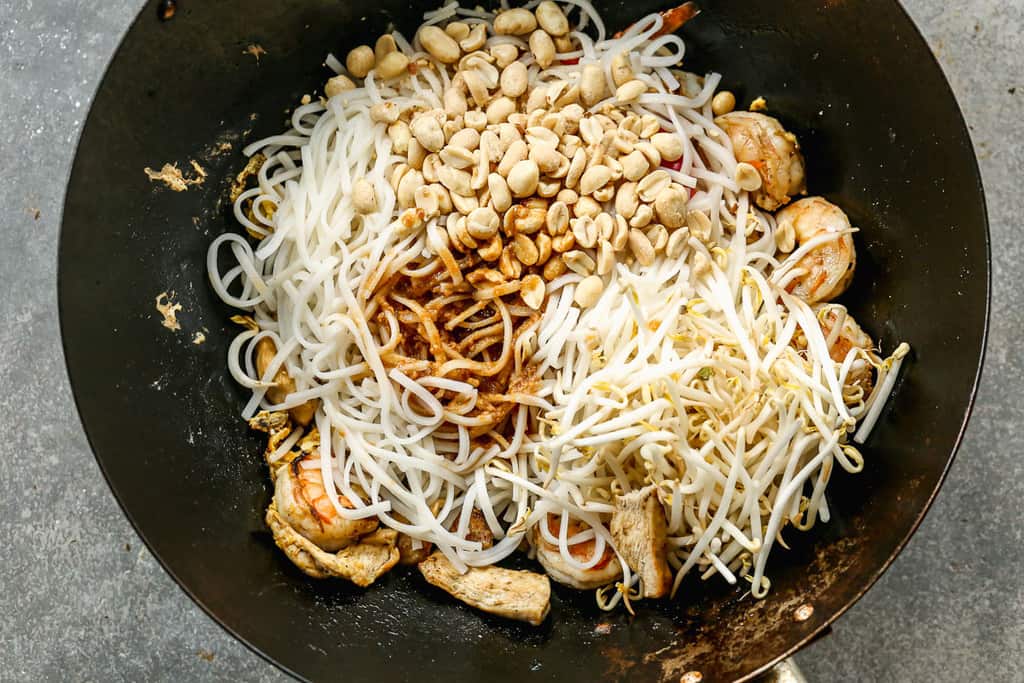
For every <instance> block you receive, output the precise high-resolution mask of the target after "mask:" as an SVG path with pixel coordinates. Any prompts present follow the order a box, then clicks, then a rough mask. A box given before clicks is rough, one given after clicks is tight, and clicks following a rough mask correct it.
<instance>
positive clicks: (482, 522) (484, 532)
mask: <svg viewBox="0 0 1024 683" xmlns="http://www.w3.org/2000/svg"><path fill="white" fill-rule="evenodd" d="M466 540H467V541H479V542H480V543H481V544H482V545H483V549H484V550H487V549H488V548H490V547H491V546H493V545H494V534H492V533H491V527H489V526H487V520H486V519H485V518H484V513H482V512H480V510H479V509H477V508H473V512H471V513H470V515H469V531H468V532H466Z"/></svg>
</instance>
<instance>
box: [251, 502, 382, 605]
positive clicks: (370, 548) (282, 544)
mask: <svg viewBox="0 0 1024 683" xmlns="http://www.w3.org/2000/svg"><path fill="white" fill-rule="evenodd" d="M274 505H275V504H274V503H271V504H270V506H269V507H268V508H267V515H266V522H267V526H269V527H270V531H271V533H273V535H274V543H275V544H276V545H277V547H278V548H280V549H281V550H282V551H283V552H284V554H285V555H286V556H287V557H288V559H289V560H291V561H292V563H293V564H295V566H296V567H298V568H299V569H301V570H302V571H303V572H304V573H306V574H308V575H309V576H312V577H313V578H314V579H326V578H329V577H337V578H340V579H347V580H349V581H351V582H352V583H354V584H356V585H357V586H362V587H363V588H365V587H366V586H369V585H370V584H372V583H373V582H374V581H376V580H377V579H378V578H380V577H381V575H383V574H385V573H387V572H388V571H390V570H391V568H392V567H394V566H395V565H396V564H397V563H398V559H399V551H398V548H397V547H395V543H396V541H397V538H398V532H397V531H395V530H394V529H377V530H376V531H374V532H373V533H372V534H368V535H366V536H363V537H362V538H360V539H359V542H358V543H356V544H354V545H349V546H346V547H344V548H342V549H341V550H339V551H338V552H336V553H329V552H326V551H325V550H324V549H323V548H320V547H319V546H317V545H316V544H315V543H313V542H312V541H310V540H309V539H308V538H306V537H305V536H303V535H302V534H300V533H298V532H297V531H296V530H295V529H294V528H292V526H291V525H290V524H289V523H288V522H286V521H285V520H284V518H283V517H282V516H281V514H280V513H279V512H278V510H277V508H276V507H275V506H274Z"/></svg>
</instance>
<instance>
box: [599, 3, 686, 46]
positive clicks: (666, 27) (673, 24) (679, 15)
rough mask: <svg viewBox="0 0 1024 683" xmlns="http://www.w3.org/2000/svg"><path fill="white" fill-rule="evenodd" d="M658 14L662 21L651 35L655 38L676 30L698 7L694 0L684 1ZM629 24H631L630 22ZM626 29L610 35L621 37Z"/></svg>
mask: <svg viewBox="0 0 1024 683" xmlns="http://www.w3.org/2000/svg"><path fill="white" fill-rule="evenodd" d="M658 14H660V15H661V20H662V22H663V23H662V25H661V28H660V29H658V30H657V31H656V32H655V33H654V35H653V36H651V37H652V38H656V37H658V36H665V35H668V34H669V33H675V32H676V31H678V30H679V29H680V28H682V27H683V24H685V23H686V22H688V21H689V20H690V19H693V18H694V17H695V16H697V15H698V14H700V8H699V7H697V3H695V2H684V3H683V4H681V5H679V6H678V7H673V8H671V9H666V10H662V11H661V12H658ZM630 26H632V24H630ZM627 30H629V28H628V27H627V28H626V29H624V30H622V31H618V32H616V33H615V35H613V36H612V38H621V37H622V34H623V33H625V32H626V31H627Z"/></svg>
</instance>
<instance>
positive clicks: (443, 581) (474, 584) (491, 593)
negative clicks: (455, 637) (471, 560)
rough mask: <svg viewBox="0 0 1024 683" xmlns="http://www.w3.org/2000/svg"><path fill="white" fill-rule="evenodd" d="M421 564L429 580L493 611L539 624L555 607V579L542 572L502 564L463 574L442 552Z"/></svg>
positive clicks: (452, 593) (471, 568)
mask: <svg viewBox="0 0 1024 683" xmlns="http://www.w3.org/2000/svg"><path fill="white" fill-rule="evenodd" d="M419 568H420V573H421V574H423V578H425V579H426V580H427V581H428V582H429V583H431V584H433V585H435V586H437V587H438V588H440V589H441V590H443V591H446V592H448V593H449V594H451V595H452V596H453V597H455V598H456V599H457V600H461V601H462V602H464V603H466V604H467V605H469V606H470V607H475V608H477V609H479V610H482V611H484V612H487V613H489V614H495V615H497V616H499V617H505V618H507V619H518V620H519V621H525V622H526V623H528V624H533V625H534V626H537V625H539V624H540V623H541V622H542V621H544V618H545V617H547V615H548V612H549V611H550V610H551V582H550V581H548V577H546V576H544V575H542V574H536V573H534V572H528V571H514V570H512V569H502V568H501V567H470V568H469V571H467V572H466V573H465V574H460V573H459V572H458V570H457V569H455V567H454V566H453V565H452V563H451V562H449V561H448V558H447V557H445V556H444V555H443V554H442V553H440V552H435V553H434V554H433V555H431V556H430V557H428V558H427V559H426V560H424V561H423V562H420V564H419Z"/></svg>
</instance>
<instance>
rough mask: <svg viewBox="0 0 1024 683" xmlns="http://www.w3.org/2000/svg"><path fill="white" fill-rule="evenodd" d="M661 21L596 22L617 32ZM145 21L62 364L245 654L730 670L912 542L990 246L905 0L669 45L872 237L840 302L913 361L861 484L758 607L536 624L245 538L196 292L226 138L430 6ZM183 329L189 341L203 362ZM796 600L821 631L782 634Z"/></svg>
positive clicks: (549, 675)
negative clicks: (909, 352) (765, 129)
mask: <svg viewBox="0 0 1024 683" xmlns="http://www.w3.org/2000/svg"><path fill="white" fill-rule="evenodd" d="M669 4H672V3H670V2H668V1H667V0H666V1H665V2H652V1H650V0H640V1H639V2H631V3H608V2H598V3H597V5H598V6H599V7H600V8H601V9H602V10H603V11H604V13H605V17H606V19H607V21H608V23H609V25H611V26H613V27H621V26H625V25H627V24H628V23H630V22H631V21H633V20H635V19H636V18H638V17H639V16H640V15H642V14H645V13H647V12H650V11H653V10H658V9H664V8H665V7H666V6H668V5H669ZM157 5H158V3H157V2H151V3H149V4H148V5H147V7H146V8H145V9H144V10H143V12H142V13H141V14H140V15H139V17H138V19H137V20H136V21H135V23H134V25H133V26H132V28H131V30H130V31H129V33H128V34H127V36H126V38H125V39H124V42H123V43H122V45H121V47H120V49H119V51H118V53H117V55H116V57H115V59H114V61H113V63H112V65H111V67H110V69H109V70H108V72H107V74H106V77H105V78H104V80H103V84H102V86H101V87H100V90H99V92H98V94H97V96H96V100H95V102H94V104H93V107H92V111H91V112H90V115H89V119H88V122H87V125H86V127H85V131H84V133H83V135H82V138H81V142H80V146H79V150H78V156H77V158H76V160H75V165H74V169H73V172H72V175H71V180H70V184H69V188H68V195H67V203H66V206H65V212H64V229H63V232H62V235H61V245H60V268H59V271H60V311H61V324H62V331H63V335H64V344H65V352H66V356H67V363H68V368H69V372H70V375H71V380H72V384H73V386H74V391H75V396H76V399H77V403H78V408H79V410H80V412H81V415H82V421H83V423H84V425H85V429H86V431H87V433H88V436H89V440H90V442H91V444H92V447H93V449H94V451H95V453H96V457H97V459H98V460H99V462H100V465H101V466H102V468H103V471H104V473H105V474H106V476H107V479H108V481H109V483H110V486H111V488H112V489H113V490H114V493H115V494H116V495H117V497H118V499H119V500H120V502H121V505H122V506H123V507H124V510H125V513H126V514H127V515H128V516H129V518H130V519H131V520H132V522H133V523H134V525H135V527H136V529H137V530H138V532H139V534H140V535H141V536H142V537H143V538H144V539H145V541H146V543H147V544H148V545H149V548H150V549H151V550H152V551H153V553H154V554H155V555H156V557H157V558H158V559H159V560H160V561H161V563H162V564H163V565H164V567H165V568H166V569H167V570H168V571H169V572H170V573H171V574H172V575H173V576H174V577H175V578H176V579H177V580H178V582H179V583H180V584H181V586H182V587H183V588H184V589H185V590H186V591H187V592H188V593H189V594H190V595H191V596H192V597H193V598H194V599H195V600H196V602H197V603H199V605H201V606H202V607H203V609H205V610H206V611H207V612H208V613H209V614H210V615H211V616H213V617H214V618H215V619H216V620H217V621H219V622H220V623H221V624H222V625H223V626H224V627H225V628H227V629H228V630H229V631H231V632H232V633H233V634H235V635H236V636H237V637H239V638H240V639H242V640H243V641H244V642H246V643H247V644H249V645H250V646H251V647H252V648H253V649H255V650H256V651H258V652H260V653H261V654H263V655H264V656H266V657H267V658H268V659H270V660H272V661H274V662H275V663H277V664H278V665H280V666H281V667H283V668H285V669H287V670H288V671H290V672H293V673H295V674H297V675H300V676H303V677H307V678H311V679H328V678H332V679H341V678H346V679H351V680H367V679H383V680H413V679H415V680H417V681H425V680H437V681H442V680H443V681H460V680H470V679H474V678H487V679H488V680H493V681H499V680H519V679H520V678H522V677H525V676H527V675H530V676H532V677H533V678H535V679H565V680H575V679H581V680H584V679H590V680H594V679H601V678H611V679H625V678H627V677H628V678H630V679H631V680H655V679H659V680H660V679H664V680H678V679H679V677H680V675H681V674H683V673H684V672H687V671H691V670H695V671H701V672H703V674H704V680H712V681H719V680H731V679H743V678H746V677H750V676H752V675H754V674H756V673H757V672H761V671H763V670H765V669H766V668H767V667H768V666H769V665H770V664H772V663H773V662H775V661H777V660H779V659H780V658H782V657H784V656H786V655H787V654H789V653H792V652H794V651H795V650H796V649H798V648H799V647H801V646H802V645H803V644H805V643H807V642H809V641H810V640H811V639H812V638H814V637H815V635H816V634H818V633H820V632H821V631H822V630H823V629H825V628H826V627H827V625H828V624H829V623H830V622H831V621H833V620H834V619H835V618H836V617H837V616H838V615H840V614H841V613H842V612H843V611H844V610H845V609H847V608H848V607H849V606H850V605H851V604H852V603H853V602H854V601H855V600H856V599H857V598H858V597H859V596H860V595H862V594H863V593H864V591H866V590H867V589H868V587H869V586H871V584H872V583H873V582H874V581H875V580H876V579H877V578H878V576H879V575H880V574H881V572H882V571H883V570H884V569H885V568H886V567H887V566H888V565H889V563H890V562H891V561H892V559H893V557H894V556H895V555H896V554H897V553H898V552H899V550H900V548H901V547H902V546H903V544H904V543H905V542H906V540H907V538H908V537H909V536H910V534H911V533H912V532H913V531H914V529H915V528H916V527H917V525H918V523H919V522H920V520H921V518H922V516H923V515H924V513H925V511H926V509H927V508H928V505H929V503H930V502H931V500H932V498H933V496H934V495H935V492H936V490H937V488H938V486H939V484H940V483H941V481H942V478H943V476H944V474H945V472H946V469H947V467H948V465H949V462H950V460H951V458H952V457H953V453H954V451H955V450H956V447H957V445H958V444H959V441H960V436H961V434H962V432H963V428H964V425H965V422H966V419H967V416H968V413H969V410H970V406H971V402H972V399H973V396H974V390H975V385H976V381H977V377H978V372H979V368H980V363H981V358H982V354H983V349H984V340H985V331H986V320H987V311H988V284H989V265H988V262H989V258H988V232H987V225H986V213H985V206H984V199H983V195H982V188H981V184H980V180H979V176H978V170H977V165H976V162H975V158H974V154H973V152H972V148H971V142H970V139H969V137H968V133H967V130H966V128H965V126H964V122H963V120H962V118H961V116H960V112H959V110H958V108H957V105H956V102H955V101H954V99H953V96H952V94H951V92H950V89H949V86H948V85H947V83H946V81H945V80H944V78H943V76H942V73H941V71H940V70H939V67H938V66H937V64H936V63H935V60H934V59H933V57H932V55H931V53H930V52H929V50H928V47H927V46H926V45H925V43H924V41H923V40H922V39H921V36H920V35H919V34H918V32H917V31H916V29H915V28H914V26H913V25H912V24H911V22H910V20H909V19H908V17H907V16H906V14H905V13H904V11H903V10H902V9H901V8H900V7H899V5H897V4H896V2H893V1H892V0H871V1H862V2H844V1H842V0H775V1H774V2H748V1H740V0H736V1H726V0H717V1H716V0H705V1H704V2H703V3H702V6H703V9H704V12H703V13H702V14H701V15H700V16H699V17H698V18H697V19H695V20H693V21H691V22H690V23H689V24H687V25H686V26H685V27H684V29H683V31H682V35H683V37H684V38H685V39H686V41H687V44H688V57H687V61H688V66H689V68H691V69H693V70H702V69H706V68H714V69H716V70H718V71H720V72H722V73H724V74H725V84H726V86H728V87H730V88H732V89H733V90H735V91H736V92H737V94H738V95H739V98H740V100H741V102H747V101H749V100H750V99H752V98H753V97H756V96H758V95H763V96H765V97H766V98H767V100H768V103H769V106H770V108H771V110H772V111H773V112H776V113H778V115H779V116H780V117H781V118H782V119H783V120H784V122H785V123H786V124H787V125H788V126H789V127H790V128H791V129H792V130H794V131H795V132H796V133H797V134H798V136H799V137H800V140H801V141H802V143H803V145H804V149H805V151H806V154H807V158H808V163H809V177H810V189H811V192H812V193H814V194H824V195H826V196H827V197H829V198H830V199H832V200H834V201H836V202H838V203H839V204H840V205H842V206H843V207H844V208H845V209H846V210H847V211H848V212H849V214H850V216H851V218H852V220H853V222H854V224H855V225H859V226H860V227H861V228H862V232H861V233H860V235H859V236H858V238H857V240H858V251H859V256H860V259H859V260H860V263H859V266H858V269H859V270H858V273H857V277H856V281H855V284H854V288H853V291H854V292H855V294H853V295H852V296H850V297H849V300H848V301H847V302H846V303H848V304H849V305H850V306H851V309H852V311H853V313H854V314H855V315H856V317H857V318H858V319H859V320H860V321H861V322H862V323H863V324H864V326H865V327H866V328H867V329H868V330H869V331H870V332H872V333H873V334H874V335H875V337H876V339H878V340H879V341H880V342H881V344H882V346H883V348H885V349H892V348H893V347H894V345H895V344H896V343H897V342H898V341H900V340H907V341H909V342H910V343H911V344H912V345H913V348H914V354H913V356H912V357H911V359H910V361H909V362H908V363H907V365H906V366H905V367H906V371H905V372H904V378H903V379H902V380H901V382H900V384H899V386H898V388H897V391H896V393H895V395H894V397H893V400H892V402H891V405H890V407H889V408H888V409H887V411H886V413H885V414H884V417H883V419H882V420H881V422H880V423H879V425H878V427H877V428H876V430H875V432H874V434H873V435H872V438H871V440H870V442H869V445H868V447H867V449H866V460H867V465H866V467H865V471H864V472H863V473H862V474H860V475H858V476H837V477H835V478H834V481H833V484H832V487H831V489H830V490H831V492H832V493H831V508H832V510H833V515H834V518H833V521H832V522H831V523H830V524H828V525H823V526H819V527H817V528H815V530H814V531H813V532H812V533H810V534H805V535H802V536H797V535H796V534H787V540H788V542H789V543H790V544H791V545H792V546H793V548H792V550H791V551H789V552H785V551H783V550H781V549H780V550H779V551H777V552H776V553H775V554H773V556H772V561H771V563H770V566H769V569H770V572H769V573H770V576H771V578H772V592H771V593H770V595H769V597H768V598H767V599H766V600H762V601H755V600H752V599H750V598H749V597H746V598H742V597H741V594H742V592H743V591H742V589H739V590H732V589H730V588H729V587H727V586H724V585H723V584H722V583H721V582H718V581H711V582H708V583H707V584H706V585H702V584H700V582H699V581H696V580H695V581H693V582H692V583H688V584H686V586H685V589H684V591H683V592H682V595H681V598H680V599H679V600H677V601H676V602H674V603H668V602H665V603H659V604H646V603H645V604H643V605H642V606H641V607H640V608H639V610H638V614H637V616H636V618H630V617H629V616H628V615H626V614H624V613H621V612H616V613H613V614H605V613H602V612H600V611H598V610H597V608H596V607H595V605H594V599H593V596H592V595H591V594H589V593H587V594H577V593H575V592H573V591H568V590H561V589H557V590H556V591H555V598H554V606H553V611H552V615H551V618H550V619H548V621H547V622H546V623H545V624H544V625H543V626H542V627H540V628H531V627H528V626H523V625H519V624H516V623H509V622H506V621H502V620H499V619H494V618H490V617H488V616H486V615H482V614H479V613H477V612H474V611H471V610H470V609H468V608H466V607H464V606H462V605H459V604H456V603H454V602H452V601H451V600H449V599H448V598H447V597H446V596H445V595H443V594H440V593H439V592H438V591H437V590H434V589H432V588H430V587H428V586H426V585H425V584H424V582H423V581H422V580H421V579H420V578H419V576H418V575H416V574H415V573H410V572H400V571H396V572H394V573H393V574H391V575H388V576H386V577H385V578H384V579H383V580H382V581H381V582H380V583H379V584H378V585H375V586H373V587H372V588H371V589H369V590H360V589H356V588H353V587H351V586H349V585H345V584H343V583H340V582H319V581H314V580H310V579H307V578H305V577H304V576H303V575H301V574H300V573H299V572H298V571H297V570H295V569H294V568H293V567H292V566H291V565H290V564H289V562H288V561H287V560H286V559H285V558H284V556H283V555H281V554H280V553H279V552H277V551H276V549H275V548H274V546H273V543H272V542H271V539H270V535H269V533H268V532H267V530H266V529H265V528H264V525H263V522H262V511H263V509H264V506H265V505H266V503H267V501H268V499H269V489H268V486H267V482H266V474H265V468H264V466H263V465H262V462H261V458H260V454H261V450H262V443H261V439H260V438H259V437H258V436H257V435H255V434H253V433H250V432H248V431H247V430H246V429H245V426H244V425H243V423H242V422H241V421H240V419H239V417H238V414H239V411H240V409H241V406H242V402H243V395H242V392H241V391H240V389H239V388H238V387H236V386H235V385H234V384H233V383H232V381H231V380H230V378H229V377H228V374H227V372H226V370H225V357H226V348H227V344H228V340H229V338H230V335H231V334H233V333H234V329H233V326H232V325H231V324H230V323H228V322H227V317H228V315H229V311H228V310H227V309H226V308H225V307H224V306H223V305H222V304H221V303H220V302H219V301H218V300H217V299H216V297H215V296H214V294H213V293H212V292H211V291H210V290H209V288H208V285H207V282H206V275H205V269H204V262H205V256H206V248H207V245H208V244H209V242H210V240H212V239H213V238H214V237H215V236H216V235H218V234H220V233H222V232H223V231H225V230H235V229H236V227H235V224H234V223H233V220H232V218H231V210H230V205H229V203H228V202H227V199H226V197H227V193H228V184H229V177H230V176H233V174H234V173H236V172H237V171H238V170H239V169H240V167H241V166H242V165H243V161H242V159H241V156H240V154H239V149H240V147H241V146H242V145H243V144H244V141H245V140H252V139H256V138H258V137H261V136H263V135H266V134H270V133H273V132H277V131H278V130H279V129H281V128H282V126H283V123H284V114H283V112H284V109H285V108H286V107H289V106H292V105H293V104H294V103H295V102H296V101H297V100H298V99H299V98H300V97H301V96H302V95H303V94H304V93H312V92H314V90H315V89H316V88H317V87H318V85H320V84H321V83H322V81H323V79H324V77H325V73H326V72H325V69H324V68H323V67H322V66H321V64H322V61H323V58H324V55H325V54H326V53H327V52H328V51H333V52H334V53H335V54H338V55H343V54H344V53H345V51H346V50H347V49H348V48H349V47H351V46H353V45H355V44H358V43H362V42H366V41H367V40H369V39H370V38H371V37H372V36H375V35H377V34H378V33H379V32H380V31H381V30H383V29H384V28H385V26H386V24H387V23H388V21H392V20H393V21H394V22H395V23H396V24H397V25H398V26H399V27H400V28H402V29H403V30H406V31H408V30H409V29H410V28H412V27H414V26H415V25H416V24H417V23H418V17H419V15H420V13H421V12H422V11H423V10H424V9H427V8H431V7H433V4H432V3H430V2H421V3H415V4H406V3H404V2H398V1H397V0H381V1H380V2H376V3H372V4H363V3H356V2H338V1H336V0H263V1H255V0H222V1H219V2H198V1H197V2H189V1H188V0H179V2H178V5H179V6H178V11H177V13H176V16H174V18H173V19H171V20H170V21H166V22H162V21H160V20H159V19H158V8H157ZM263 51H265V52H263ZM220 143H229V144H230V145H231V148H230V150H228V149H227V148H226V146H225V145H223V144H220ZM218 145H219V146H218ZM190 160H196V161H197V162H198V163H199V164H200V165H201V166H202V167H203V168H204V169H205V171H206V173H207V174H208V175H207V177H206V180H205V182H204V183H202V184H199V185H194V186H192V187H190V188H189V189H188V190H187V191H186V192H181V193H178V192H172V191H169V190H167V189H166V188H164V187H163V186H162V185H161V184H159V183H152V182H151V181H150V180H149V179H147V177H146V175H145V174H144V173H143V169H144V168H145V167H151V168H153V169H158V168H159V167H160V166H161V165H162V164H163V163H165V162H175V163H177V164H178V165H179V167H181V168H182V170H183V171H185V173H186V176H193V175H195V172H194V171H192V170H191V168H190V166H189V161H190ZM164 291H173V292H175V293H176V298H177V300H178V301H179V302H180V303H182V304H183V306H184V308H183V310H182V311H181V312H180V313H179V314H178V318H179V320H180V321H181V324H182V327H183V329H182V330H181V331H179V332H172V331H170V330H168V329H165V328H163V327H161V325H160V323H159V320H160V316H159V315H158V314H157V313H156V311H155V310H154V299H155V297H156V296H157V295H158V294H159V293H161V292H164ZM200 331H205V335H206V341H205V343H202V344H198V345H197V344H193V343H192V342H193V338H194V335H195V333H196V332H200ZM803 605H811V606H812V607H813V614H811V616H810V618H809V619H806V620H804V621H798V620H797V619H795V616H794V613H795V611H796V609H797V608H798V607H800V606H803ZM599 623H605V624H608V625H609V626H610V631H609V632H607V633H604V632H605V631H607V630H608V629H606V628H602V629H595V627H596V626H597V625H598V624H599ZM852 674H853V672H851V675H852Z"/></svg>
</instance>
